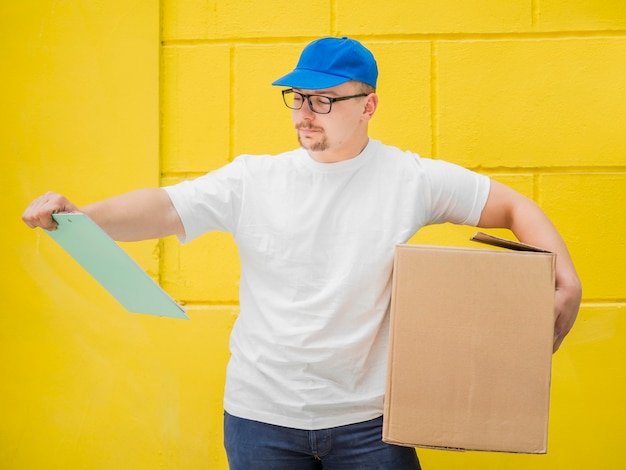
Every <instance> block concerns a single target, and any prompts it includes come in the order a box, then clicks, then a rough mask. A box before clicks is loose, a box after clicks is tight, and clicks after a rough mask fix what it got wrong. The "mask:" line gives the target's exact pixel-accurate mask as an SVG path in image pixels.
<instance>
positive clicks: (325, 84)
mask: <svg viewBox="0 0 626 470" xmlns="http://www.w3.org/2000/svg"><path fill="white" fill-rule="evenodd" d="M377 78H378V66H377V65H376V59H374V55H373V54H372V53H371V52H370V51H369V50H368V49H366V48H365V47H364V46H363V44H361V43H360V42H359V41H356V40H354V39H350V38H347V37H343V38H334V37H328V38H322V39H316V40H315V41H313V42H311V43H310V44H308V45H307V46H306V47H305V48H304V50H303V51H302V54H301V55H300V60H298V65H296V68H295V69H294V70H293V71H292V72H290V73H288V74H287V75H285V76H283V77H281V78H279V79H278V80H275V81H274V82H272V85H277V86H287V87H291V88H302V89H304V90H320V89H322V88H331V87H334V86H337V85H341V84H342V83H345V82H348V81H350V80H358V81H360V82H363V83H366V84H368V85H370V86H372V87H374V88H376V79H377Z"/></svg>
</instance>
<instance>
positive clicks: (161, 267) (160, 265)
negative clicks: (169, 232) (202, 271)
mask: <svg viewBox="0 0 626 470" xmlns="http://www.w3.org/2000/svg"><path fill="white" fill-rule="evenodd" d="M158 37H159V46H158V47H159V53H158V60H159V64H158V71H157V74H158V76H157V100H158V103H157V119H158V123H157V145H158V149H157V153H158V154H157V158H158V170H157V171H158V177H157V184H158V185H159V186H163V179H164V178H165V165H164V162H163V159H164V156H163V103H164V102H165V97H164V96H163V94H164V93H165V91H164V89H165V87H164V86H163V79H164V75H165V74H164V71H165V63H164V58H163V52H164V50H165V47H164V46H163V2H162V1H161V2H159V32H158ZM157 250H158V260H157V279H156V282H157V283H158V284H159V285H160V286H161V285H162V280H163V273H164V271H165V261H164V259H163V257H164V256H163V255H164V250H165V244H164V242H163V239H162V238H159V239H158V240H157Z"/></svg>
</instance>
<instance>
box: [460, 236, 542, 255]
mask: <svg viewBox="0 0 626 470" xmlns="http://www.w3.org/2000/svg"><path fill="white" fill-rule="evenodd" d="M470 240H472V241H475V242H478V243H484V244H486V245H491V246H498V247H500V248H508V249H509V250H515V251H535V252H537V253H551V252H550V251H548V250H545V249H543V248H539V247H537V246H533V245H528V244H526V243H521V242H514V241H513V240H507V239H506V238H500V237H496V236H495V235H490V234H488V233H484V232H476V233H475V234H474V235H473V236H472V237H471V238H470Z"/></svg>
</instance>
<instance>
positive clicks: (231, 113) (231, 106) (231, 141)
mask: <svg viewBox="0 0 626 470" xmlns="http://www.w3.org/2000/svg"><path fill="white" fill-rule="evenodd" d="M229 54H230V58H229V60H230V64H229V74H230V77H229V83H230V89H229V93H230V96H229V98H228V161H233V159H234V158H235V135H234V133H235V132H234V130H235V78H236V74H235V47H234V46H233V45H231V46H230V50H229Z"/></svg>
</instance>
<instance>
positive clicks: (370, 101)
mask: <svg viewBox="0 0 626 470" xmlns="http://www.w3.org/2000/svg"><path fill="white" fill-rule="evenodd" d="M376 108H378V95H377V94H376V93H370V94H369V95H367V97H366V101H365V106H364V107H363V115H362V116H361V118H362V119H363V120H364V121H369V120H370V119H372V117H374V113H375V112H376Z"/></svg>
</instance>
